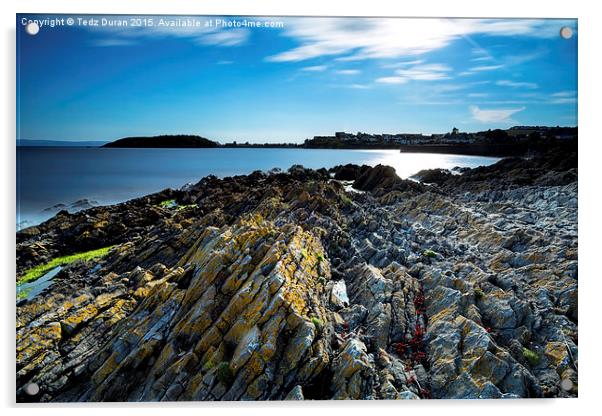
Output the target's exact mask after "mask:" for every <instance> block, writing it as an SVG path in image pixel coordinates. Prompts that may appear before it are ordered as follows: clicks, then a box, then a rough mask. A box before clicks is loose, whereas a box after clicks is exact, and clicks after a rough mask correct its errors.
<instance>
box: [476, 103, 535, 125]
mask: <svg viewBox="0 0 602 416" xmlns="http://www.w3.org/2000/svg"><path fill="white" fill-rule="evenodd" d="M525 109H526V107H519V108H506V109H501V108H500V109H490V110H483V109H481V108H479V107H478V106H476V105H475V106H471V107H469V110H470V113H471V114H472V118H473V119H474V120H476V121H478V122H480V123H513V122H514V120H512V118H511V117H512V116H513V115H514V114H516V113H518V112H520V111H523V110H525Z"/></svg>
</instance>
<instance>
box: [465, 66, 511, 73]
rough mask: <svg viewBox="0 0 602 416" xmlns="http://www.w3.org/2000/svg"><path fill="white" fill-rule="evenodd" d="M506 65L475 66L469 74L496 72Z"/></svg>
mask: <svg viewBox="0 0 602 416" xmlns="http://www.w3.org/2000/svg"><path fill="white" fill-rule="evenodd" d="M503 67H504V65H482V66H474V67H472V68H470V69H469V70H468V72H483V71H495V70H496V69H500V68H503Z"/></svg>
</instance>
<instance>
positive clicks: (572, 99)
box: [549, 90, 577, 104]
mask: <svg viewBox="0 0 602 416" xmlns="http://www.w3.org/2000/svg"><path fill="white" fill-rule="evenodd" d="M550 97H551V100H550V101H549V103H551V104H576V103H577V91H574V90H570V91H558V92H555V93H553V94H550Z"/></svg>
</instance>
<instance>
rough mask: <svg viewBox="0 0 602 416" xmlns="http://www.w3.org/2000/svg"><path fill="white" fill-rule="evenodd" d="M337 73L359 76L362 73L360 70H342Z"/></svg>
mask: <svg viewBox="0 0 602 416" xmlns="http://www.w3.org/2000/svg"><path fill="white" fill-rule="evenodd" d="M335 72H336V73H337V74H340V75H357V74H359V73H360V71H359V70H358V69H340V70H338V71H335Z"/></svg>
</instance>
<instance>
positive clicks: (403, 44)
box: [266, 18, 559, 62]
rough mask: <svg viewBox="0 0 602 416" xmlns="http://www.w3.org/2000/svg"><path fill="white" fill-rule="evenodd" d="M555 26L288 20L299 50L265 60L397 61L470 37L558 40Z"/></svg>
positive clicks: (481, 21) (512, 21) (473, 21)
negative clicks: (387, 59) (518, 37)
mask: <svg viewBox="0 0 602 416" xmlns="http://www.w3.org/2000/svg"><path fill="white" fill-rule="evenodd" d="M552 23H553V26H552ZM558 25H559V23H558V22H555V21H550V20H544V19H533V20H524V19H507V20H500V19H495V20H493V19H398V18H396V19H376V18H374V19H349V18H306V19H288V20H287V21H286V24H285V27H286V29H285V35H286V36H288V37H291V38H294V39H295V40H297V41H298V42H299V43H300V45H299V46H296V47H293V48H292V49H289V50H286V51H283V52H281V53H278V54H276V55H272V56H269V57H267V58H266V59H267V60H268V61H272V62H295V61H304V60H308V59H313V58H318V57H323V56H333V57H337V58H338V59H339V60H346V61H349V60H361V59H371V58H400V57H404V56H412V55H414V56H416V55H421V54H425V53H427V52H431V51H434V50H437V49H440V48H443V47H446V46H448V45H449V44H450V43H451V42H453V41H454V40H456V39H459V38H462V37H467V36H469V35H477V34H482V35H494V36H510V37H514V36H530V37H553V36H558V29H557V28H558ZM552 27H553V30H552Z"/></svg>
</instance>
